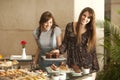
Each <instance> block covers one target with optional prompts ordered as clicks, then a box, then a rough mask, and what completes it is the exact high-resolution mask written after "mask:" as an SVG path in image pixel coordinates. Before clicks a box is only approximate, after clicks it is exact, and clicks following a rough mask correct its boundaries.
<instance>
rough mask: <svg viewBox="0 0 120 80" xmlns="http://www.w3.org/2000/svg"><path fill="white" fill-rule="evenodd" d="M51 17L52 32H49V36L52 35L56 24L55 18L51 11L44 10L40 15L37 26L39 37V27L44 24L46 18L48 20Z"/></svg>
mask: <svg viewBox="0 0 120 80" xmlns="http://www.w3.org/2000/svg"><path fill="white" fill-rule="evenodd" d="M51 18H52V20H53V25H52V27H51V28H52V33H51V37H52V35H53V34H54V28H55V27H56V26H57V24H56V22H55V19H54V17H53V15H52V13H51V12H49V11H46V12H44V13H43V14H42V15H41V17H40V21H39V28H38V38H39V37H40V34H41V28H42V26H43V25H44V23H45V22H47V21H48V20H50V19H51Z"/></svg>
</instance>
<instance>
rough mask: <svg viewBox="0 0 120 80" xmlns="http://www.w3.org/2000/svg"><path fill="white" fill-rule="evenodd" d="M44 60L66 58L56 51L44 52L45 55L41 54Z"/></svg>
mask: <svg viewBox="0 0 120 80" xmlns="http://www.w3.org/2000/svg"><path fill="white" fill-rule="evenodd" d="M42 58H43V59H44V60H49V61H50V60H59V61H60V60H66V58H65V57H64V56H63V55H60V54H57V53H46V54H45V56H42Z"/></svg>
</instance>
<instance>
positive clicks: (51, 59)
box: [42, 56, 66, 61]
mask: <svg viewBox="0 0 120 80" xmlns="http://www.w3.org/2000/svg"><path fill="white" fill-rule="evenodd" d="M42 58H43V59H44V60H48V61H53V60H57V61H63V60H66V58H64V57H63V56H62V57H61V56H60V57H59V58H46V56H42Z"/></svg>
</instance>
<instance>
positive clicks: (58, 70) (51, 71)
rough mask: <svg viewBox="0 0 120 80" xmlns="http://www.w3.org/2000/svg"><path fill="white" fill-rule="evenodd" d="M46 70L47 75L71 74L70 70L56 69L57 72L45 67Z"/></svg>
mask: <svg viewBox="0 0 120 80" xmlns="http://www.w3.org/2000/svg"><path fill="white" fill-rule="evenodd" d="M46 70H47V72H48V73H60V72H65V73H71V69H70V68H69V69H68V70H61V69H60V68H58V69H57V70H53V69H52V68H51V67H46Z"/></svg>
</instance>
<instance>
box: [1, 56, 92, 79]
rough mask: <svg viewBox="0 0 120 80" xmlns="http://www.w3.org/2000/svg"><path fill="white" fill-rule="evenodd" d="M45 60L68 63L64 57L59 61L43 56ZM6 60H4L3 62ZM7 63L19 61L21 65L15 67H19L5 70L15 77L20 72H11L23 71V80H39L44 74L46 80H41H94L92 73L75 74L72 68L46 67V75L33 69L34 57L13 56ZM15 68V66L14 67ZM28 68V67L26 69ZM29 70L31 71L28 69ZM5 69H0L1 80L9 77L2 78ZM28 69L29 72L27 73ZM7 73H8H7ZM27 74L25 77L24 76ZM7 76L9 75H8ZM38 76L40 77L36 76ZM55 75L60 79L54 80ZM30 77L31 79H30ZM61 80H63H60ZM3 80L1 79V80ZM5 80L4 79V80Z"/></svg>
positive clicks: (38, 69) (9, 67)
mask: <svg viewBox="0 0 120 80" xmlns="http://www.w3.org/2000/svg"><path fill="white" fill-rule="evenodd" d="M43 59H44V60H51V61H52V60H58V61H66V58H64V57H60V58H57V59H53V58H52V59H46V58H45V56H43ZM3 60H4V59H2V61H3ZM6 60H7V61H8V60H9V61H14V60H17V61H18V62H19V63H18V64H17V63H16V65H15V66H19V67H11V66H8V67H7V68H8V70H5V71H8V72H10V75H12V76H13V75H14V76H16V78H17V76H18V75H19V72H18V74H11V72H14V71H11V70H15V73H16V70H17V71H19V69H20V70H22V71H23V73H22V74H23V75H22V79H23V78H26V79H24V80H31V79H32V78H36V79H34V80H38V79H37V78H38V77H40V76H43V75H41V73H42V74H45V76H44V79H39V80H93V79H92V73H88V74H83V73H82V72H80V73H75V72H74V71H73V70H72V69H71V68H68V69H67V70H60V69H58V70H56V71H54V70H52V69H51V67H50V66H48V67H46V71H47V72H45V73H44V71H42V72H41V70H40V68H37V69H34V70H33V69H32V61H33V56H32V55H27V57H26V59H22V58H21V55H11V56H10V57H9V58H7V59H6ZM13 66H14V65H13ZM26 66H27V67H26ZM27 68H29V69H27ZM4 69H6V68H1V69H0V78H4V77H8V76H2V77H1V75H2V72H4ZM26 69H27V71H26ZM20 72H21V71H20ZM5 73H7V72H5ZM24 74H25V76H24ZM6 75H7V74H6ZM36 75H38V76H36ZM54 75H57V76H58V77H59V79H54ZM28 76H30V77H31V79H28ZM30 77H29V78H30ZM60 78H61V79H60ZM22 79H15V80H22ZM0 80H1V79H0ZM2 80H3V79H2ZM5 80H12V79H7V78H6V79H5Z"/></svg>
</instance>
